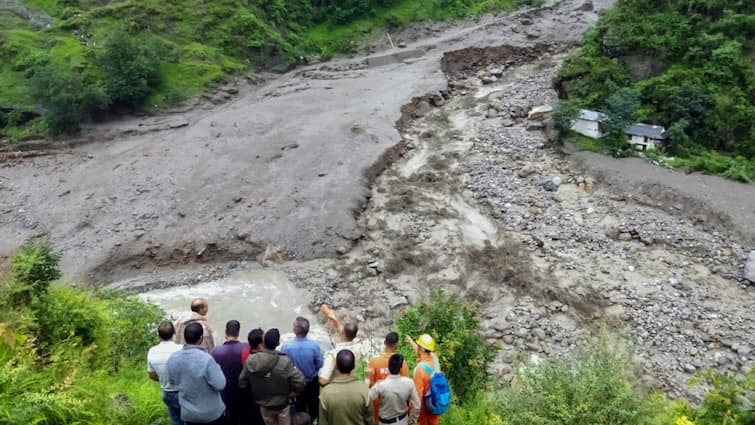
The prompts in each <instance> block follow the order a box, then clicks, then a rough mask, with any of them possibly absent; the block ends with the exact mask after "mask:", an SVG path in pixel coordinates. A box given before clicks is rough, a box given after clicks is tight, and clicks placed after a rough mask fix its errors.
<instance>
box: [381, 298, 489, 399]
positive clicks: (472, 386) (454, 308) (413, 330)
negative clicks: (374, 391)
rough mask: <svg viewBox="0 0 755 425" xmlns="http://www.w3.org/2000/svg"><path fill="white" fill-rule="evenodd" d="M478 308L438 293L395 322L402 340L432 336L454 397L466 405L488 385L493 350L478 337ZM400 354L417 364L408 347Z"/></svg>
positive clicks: (409, 361)
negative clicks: (407, 337) (405, 337)
mask: <svg viewBox="0 0 755 425" xmlns="http://www.w3.org/2000/svg"><path fill="white" fill-rule="evenodd" d="M478 328H479V320H478V318H477V307H476V306H475V305H473V304H470V303H468V302H466V301H464V300H463V299H460V298H459V297H456V296H452V295H446V294H443V293H441V292H435V293H433V294H432V295H431V296H430V298H429V299H427V300H425V301H423V302H421V303H419V304H417V305H415V306H413V307H412V308H411V309H409V310H408V311H407V312H406V313H404V314H403V315H402V316H401V317H399V318H398V319H397V320H396V329H397V331H398V333H399V335H401V336H402V338H403V337H404V336H406V335H408V336H411V337H412V338H415V339H416V338H417V337H418V336H419V335H421V334H425V333H426V334H429V335H431V336H432V337H433V338H434V339H435V341H436V343H437V344H438V350H437V351H438V352H437V354H438V356H439V359H440V362H441V367H442V368H443V371H444V373H445V374H446V376H447V378H448V381H449V384H450V385H451V388H452V390H453V392H454V397H456V398H458V399H459V400H461V401H465V400H467V399H468V398H470V397H472V396H473V395H474V394H475V393H476V392H477V391H482V390H484V389H485V388H486V387H487V386H488V385H489V384H490V380H489V375H488V372H487V369H488V365H489V364H490V362H491V361H492V360H493V357H494V355H495V350H494V348H493V346H491V345H490V344H489V343H488V342H487V341H486V340H485V339H484V338H483V337H482V336H481V335H480V334H479V333H478ZM402 354H403V355H404V356H405V357H406V358H407V362H408V363H410V364H413V363H412V362H413V361H414V360H416V356H415V355H414V353H412V352H410V351H409V349H408V347H403V349H402Z"/></svg>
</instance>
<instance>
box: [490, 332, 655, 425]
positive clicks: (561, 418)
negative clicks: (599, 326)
mask: <svg viewBox="0 0 755 425" xmlns="http://www.w3.org/2000/svg"><path fill="white" fill-rule="evenodd" d="M631 371H632V363H631V356H630V354H629V352H628V351H627V350H623V349H621V348H620V345H618V344H615V343H614V342H613V341H597V342H593V343H590V344H589V345H585V346H584V347H583V348H582V349H580V350H578V351H577V352H576V353H574V354H572V355H569V356H567V357H564V358H549V359H547V360H545V361H543V362H542V363H540V364H539V365H531V364H527V365H521V367H519V368H518V373H517V380H518V382H519V385H517V386H518V387H519V388H516V389H509V390H506V391H503V392H502V393H500V394H499V395H498V397H497V400H496V402H495V405H496V408H497V410H498V411H499V412H500V414H501V416H502V417H503V418H504V419H505V421H506V424H508V425H525V424H526V425H583V424H614V425H622V424H626V425H630V424H631V425H639V424H650V423H651V421H652V419H653V418H654V417H655V415H656V412H652V411H650V409H649V405H648V403H647V400H648V398H647V394H646V393H645V392H643V390H642V389H640V388H639V387H638V386H637V385H636V382H637V380H636V379H635V377H634V376H633V375H632V373H631Z"/></svg>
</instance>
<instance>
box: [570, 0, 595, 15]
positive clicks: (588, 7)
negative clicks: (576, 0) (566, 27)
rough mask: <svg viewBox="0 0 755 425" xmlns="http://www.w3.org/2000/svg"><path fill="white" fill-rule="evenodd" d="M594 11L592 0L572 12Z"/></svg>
mask: <svg viewBox="0 0 755 425" xmlns="http://www.w3.org/2000/svg"><path fill="white" fill-rule="evenodd" d="M594 9H595V6H593V4H592V0H587V1H586V2H584V3H582V4H581V5H579V6H578V7H577V8H576V9H574V10H575V11H577V12H592V11H593V10H594Z"/></svg>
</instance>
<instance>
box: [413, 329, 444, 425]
mask: <svg viewBox="0 0 755 425" xmlns="http://www.w3.org/2000/svg"><path fill="white" fill-rule="evenodd" d="M406 341H407V342H408V343H409V344H410V345H411V346H412V347H413V348H414V352H415V353H416V354H417V366H416V367H415V368H414V386H415V387H416V388H417V394H418V395H419V400H420V403H421V404H422V406H421V408H420V414H419V420H418V421H417V424H419V425H438V424H439V423H440V416H438V415H431V414H430V413H429V412H428V411H427V409H425V399H424V396H425V393H426V392H427V390H428V389H429V388H430V374H429V373H427V371H426V370H425V368H424V367H422V366H421V365H420V363H425V364H427V365H428V366H430V369H432V370H435V369H436V368H437V370H440V363H439V362H438V358H437V357H436V356H435V355H434V354H433V353H434V352H435V340H434V339H433V337H431V336H430V335H428V334H424V335H421V336H420V337H419V338H417V342H414V340H413V339H412V338H411V337H409V336H407V337H406Z"/></svg>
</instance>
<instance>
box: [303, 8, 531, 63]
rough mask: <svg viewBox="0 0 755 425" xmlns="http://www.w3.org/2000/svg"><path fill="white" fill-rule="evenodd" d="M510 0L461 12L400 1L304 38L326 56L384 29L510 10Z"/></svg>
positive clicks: (315, 29) (315, 30) (320, 28)
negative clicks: (363, 16)
mask: <svg viewBox="0 0 755 425" xmlns="http://www.w3.org/2000/svg"><path fill="white" fill-rule="evenodd" d="M515 7H516V5H515V3H514V2H513V0H487V1H481V2H474V4H472V5H469V6H467V7H464V8H461V9H441V8H439V7H438V4H437V1H435V0H402V1H400V2H398V3H397V4H395V5H393V6H391V7H382V8H376V9H375V13H374V14H373V15H372V16H370V17H365V18H361V19H357V20H355V21H353V22H351V23H348V24H345V25H336V24H333V23H329V22H326V23H323V24H320V25H317V26H314V27H312V28H311V29H310V30H309V31H307V33H306V35H305V37H306V38H307V39H309V40H310V41H311V42H312V43H313V44H314V45H316V46H318V47H319V48H320V49H321V51H322V52H323V53H325V54H326V55H327V54H329V53H338V52H343V51H348V50H349V42H351V41H355V40H359V39H362V38H364V37H370V36H373V37H374V36H378V35H382V34H383V33H384V32H385V31H386V30H391V29H395V28H397V27H401V26H405V25H407V24H409V23H412V22H418V21H424V20H429V19H434V20H450V19H455V18H462V17H466V16H474V15H477V14H481V13H491V12H498V11H503V10H513V9H515Z"/></svg>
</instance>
